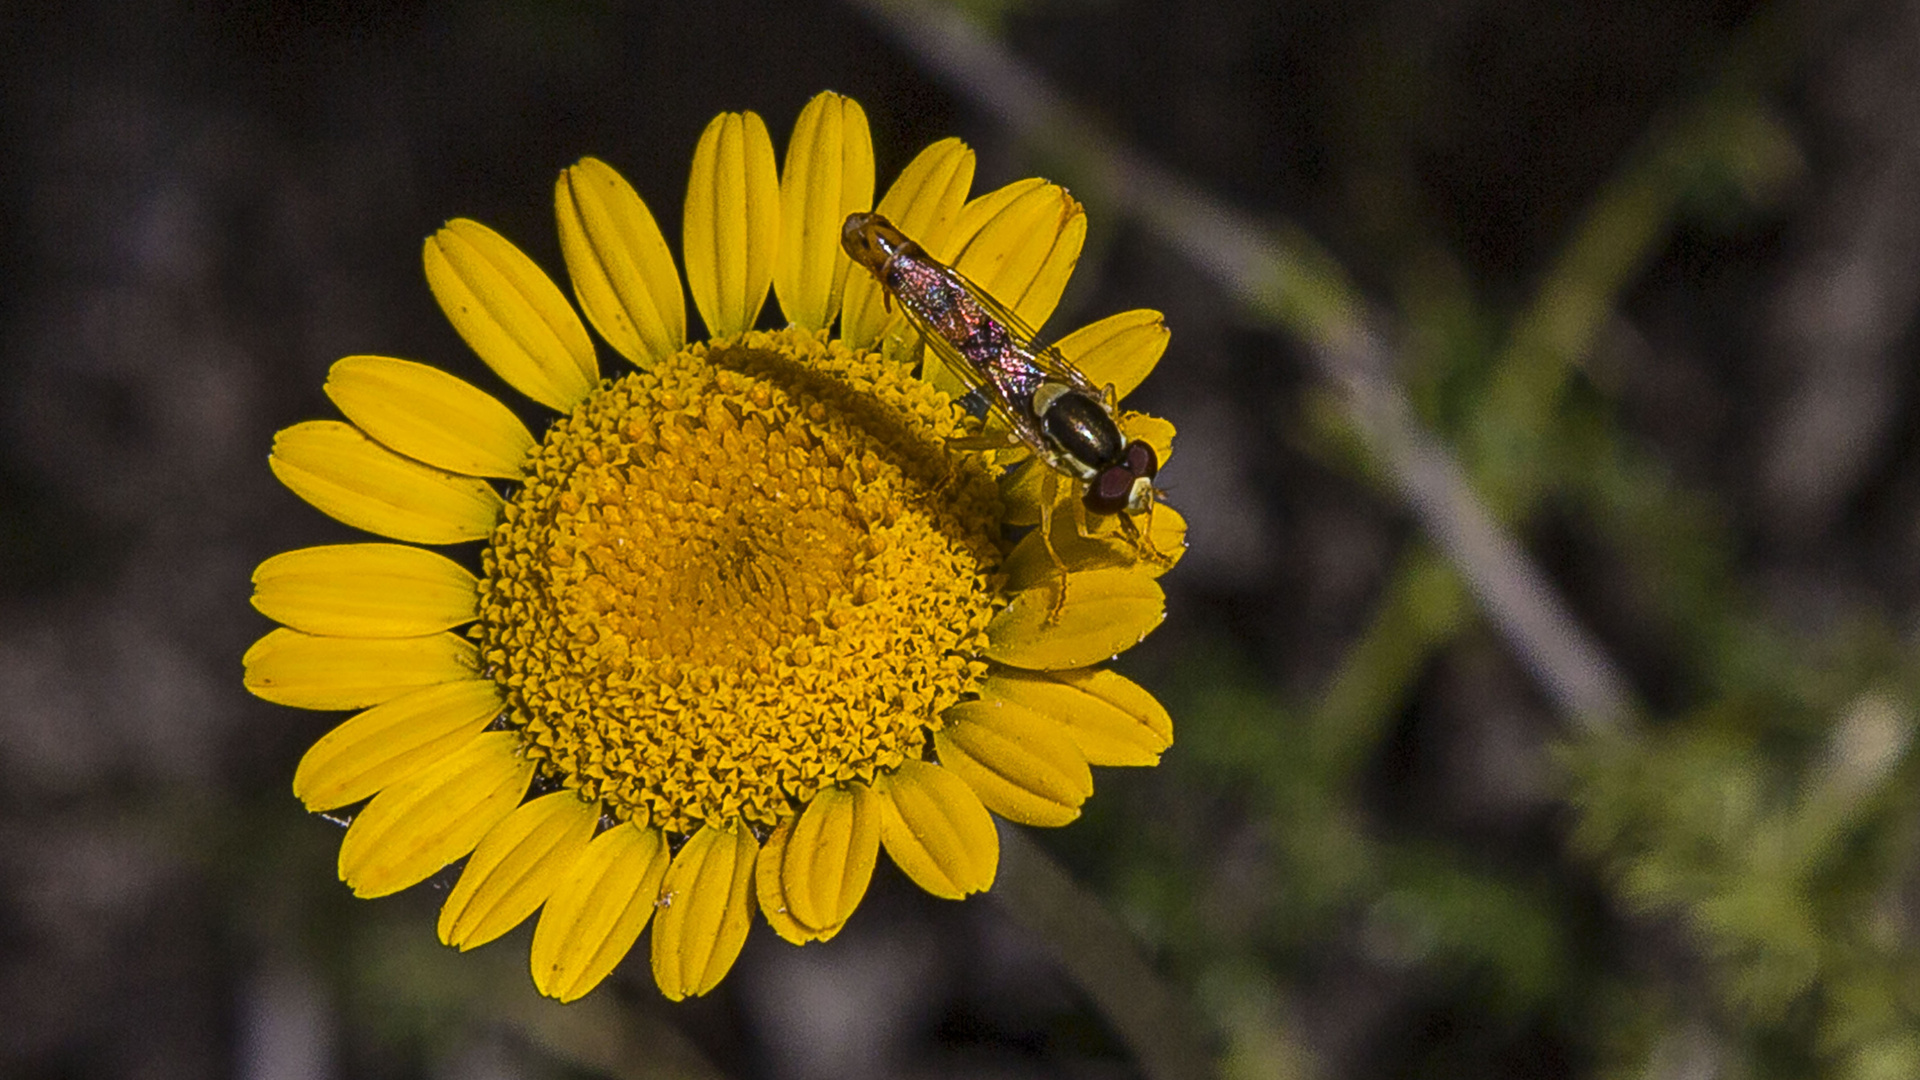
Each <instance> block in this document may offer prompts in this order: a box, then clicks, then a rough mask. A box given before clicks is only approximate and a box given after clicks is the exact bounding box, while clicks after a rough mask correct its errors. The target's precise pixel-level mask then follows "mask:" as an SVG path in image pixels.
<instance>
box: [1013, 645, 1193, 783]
mask: <svg viewBox="0 0 1920 1080" xmlns="http://www.w3.org/2000/svg"><path fill="white" fill-rule="evenodd" d="M980 698H981V700H982V701H998V702H1003V703H1005V704H1006V705H1008V706H1017V707H1019V708H1023V709H1026V710H1028V711H1030V712H1034V713H1038V714H1040V715H1043V716H1049V717H1052V718H1053V719H1055V720H1057V721H1060V722H1061V723H1063V724H1065V725H1066V733H1067V737H1068V738H1069V739H1072V740H1073V745H1074V746H1075V747H1076V748H1078V749H1079V751H1080V753H1081V754H1082V755H1084V756H1085V757H1086V759H1087V763H1088V764H1089V765H1155V764H1158V763H1159V761H1160V752H1161V751H1163V750H1165V749H1166V748H1167V747H1169V746H1171V745H1173V719H1172V718H1171V717H1169V716H1168V715H1167V710H1166V709H1165V708H1163V707H1162V706H1161V704H1160V702H1159V701H1157V700H1155V699H1154V696H1153V695H1152V694H1150V693H1148V692H1147V691H1145V690H1143V689H1141V688H1140V687H1139V686H1138V685H1137V684H1135V683H1132V682H1129V681H1128V680H1127V679H1125V678H1123V677H1121V676H1119V675H1116V674H1114V673H1113V672H1111V671H1107V670H1105V669H1104V668H1081V669H1079V670H1078V671H1058V672H1049V673H1045V674H1041V673H1037V672H1024V671H1012V670H1002V671H997V672H995V673H994V674H992V675H989V676H987V679H986V681H985V682H984V683H982V684H981V686H980Z"/></svg>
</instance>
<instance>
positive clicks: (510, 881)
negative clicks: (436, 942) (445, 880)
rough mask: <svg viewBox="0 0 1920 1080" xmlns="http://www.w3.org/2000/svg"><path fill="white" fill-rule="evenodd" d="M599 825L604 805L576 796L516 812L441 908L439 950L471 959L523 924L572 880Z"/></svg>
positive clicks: (478, 852) (563, 794) (550, 798)
mask: <svg viewBox="0 0 1920 1080" xmlns="http://www.w3.org/2000/svg"><path fill="white" fill-rule="evenodd" d="M599 823H600V804H599V803H597V802H594V803H590V802H587V801H586V800H584V799H582V798H581V797H580V793H579V792H577V791H566V790H562V791H556V792H553V793H552V794H550V795H542V796H540V797H539V798H537V799H533V800H530V801H528V802H525V803H522V804H521V805H519V806H518V807H515V808H514V811H513V813H511V814H508V815H507V816H506V817H505V818H504V819H503V820H502V821H501V822H500V824H498V825H495V826H494V827H493V829H492V830H491V831H490V832H488V833H487V835H486V836H485V837H483V838H482V839H481V841H480V846H479V847H477V848H474V849H473V858H471V859H468V860H467V866H466V869H464V870H462V871H461V872H460V880H459V882H457V883H456V884H455V885H454V887H453V892H452V893H450V894H449V895H448V896H447V902H446V903H445V904H442V905H441V906H440V922H439V926H438V929H439V933H440V942H441V944H443V945H452V946H454V947H455V948H457V949H459V950H460V951H461V952H465V951H467V950H468V949H471V948H473V947H474V946H476V945H485V944H486V943H487V942H489V941H492V940H493V939H494V938H497V937H499V936H500V935H501V934H504V933H506V932H507V931H509V930H511V929H513V928H514V927H516V926H519V925H520V924H521V923H523V922H525V921H526V920H527V916H529V915H532V914H533V913H534V911H536V910H537V909H538V908H539V907H540V905H541V904H544V903H546V902H547V897H548V896H550V895H552V893H553V890H554V888H555V887H556V886H558V885H559V883H560V881H561V879H562V878H564V877H565V876H566V875H568V874H570V873H572V872H573V867H574V863H575V862H577V861H578V860H579V858H580V855H581V853H583V852H584V851H586V849H587V841H589V840H591V839H593V829H594V826H596V825H598V824H599Z"/></svg>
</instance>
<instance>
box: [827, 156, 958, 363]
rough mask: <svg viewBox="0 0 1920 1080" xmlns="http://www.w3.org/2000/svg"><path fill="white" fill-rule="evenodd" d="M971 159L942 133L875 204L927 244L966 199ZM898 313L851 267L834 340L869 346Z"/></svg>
mask: <svg viewBox="0 0 1920 1080" xmlns="http://www.w3.org/2000/svg"><path fill="white" fill-rule="evenodd" d="M973 164H974V162H973V151H972V150H969V149H967V144H966V143H963V142H961V141H960V140H959V139H942V140H940V141H939V142H937V143H934V144H933V145H932V146H929V147H927V148H926V149H925V150H922V151H920V153H919V154H918V155H916V156H915V157H914V159H913V160H912V161H910V162H908V163H907V167H906V168H904V169H902V170H900V176H899V177H898V178H897V179H895V180H894V182H893V186H892V187H890V188H888V189H887V193H886V194H885V195H883V196H881V197H880V205H879V206H878V207H877V208H876V209H877V210H878V211H879V213H880V214H881V215H882V216H884V217H885V218H886V219H887V220H888V221H891V222H893V224H894V226H895V227H896V228H898V229H899V230H900V231H901V232H902V233H903V234H905V235H906V236H907V237H908V238H909V239H912V240H917V241H919V242H920V243H921V244H922V245H923V246H924V245H929V244H931V243H933V242H934V240H935V239H936V238H938V237H940V236H942V235H944V234H945V232H946V229H947V225H948V223H950V222H951V221H952V220H953V217H954V215H955V214H958V213H959V212H960V207H961V206H962V205H963V204H964V203H965V202H966V201H967V191H968V189H969V188H971V187H973ZM927 250H929V251H931V250H933V249H932V248H931V247H928V248H927ZM899 318H900V314H899V313H898V312H889V311H888V310H887V305H886V304H885V303H884V302H883V299H882V293H881V289H880V283H879V282H877V281H875V280H873V275H872V274H868V273H857V274H852V275H851V276H850V277H849V278H848V279H847V291H846V297H845V299H844V301H843V302H842V304H841V313H840V340H842V341H844V342H846V344H847V346H848V347H849V348H854V349H865V348H870V347H871V346H872V345H873V344H874V343H875V342H877V341H879V340H880V338H881V335H882V334H883V333H884V332H885V330H886V328H887V324H888V323H890V322H892V321H894V320H896V319H899Z"/></svg>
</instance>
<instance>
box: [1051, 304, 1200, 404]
mask: <svg viewBox="0 0 1920 1080" xmlns="http://www.w3.org/2000/svg"><path fill="white" fill-rule="evenodd" d="M1172 337H1173V334H1172V333H1171V332H1170V331H1168V330H1167V324H1166V321H1165V319H1164V318H1163V317H1162V316H1161V314H1160V313H1159V312H1157V311H1149V310H1147V309H1145V308H1140V309H1138V310H1134V311H1123V312H1121V313H1119V314H1118V315H1109V316H1107V317H1106V318H1104V319H1101V320H1100V321H1099V322H1096V323H1091V324H1089V325H1087V326H1083V327H1081V328H1080V329H1078V330H1075V331H1074V332H1073V333H1071V334H1068V335H1067V336H1066V337H1063V338H1061V339H1060V340H1059V342H1057V343H1056V344H1057V346H1058V348H1059V349H1060V355H1062V356H1064V357H1066V358H1067V362H1068V363H1070V364H1072V365H1073V366H1074V367H1076V368H1078V369H1079V370H1080V373H1081V374H1083V375H1085V376H1086V377H1087V380H1088V381H1089V382H1091V383H1093V385H1095V386H1097V387H1100V388H1101V389H1105V388H1107V387H1109V386H1111V387H1113V395H1114V396H1113V400H1115V401H1121V400H1124V399H1125V398H1126V396H1127V395H1128V394H1131V393H1133V390H1134V387H1137V386H1139V385H1140V382H1141V380H1143V379H1145V378H1146V377H1147V376H1148V374H1150V373H1151V372H1152V371H1153V368H1154V365H1156V364H1158V363H1159V362H1160V355H1161V354H1162V353H1164V352H1166V351H1167V342H1168V340H1169V339H1171V338H1172Z"/></svg>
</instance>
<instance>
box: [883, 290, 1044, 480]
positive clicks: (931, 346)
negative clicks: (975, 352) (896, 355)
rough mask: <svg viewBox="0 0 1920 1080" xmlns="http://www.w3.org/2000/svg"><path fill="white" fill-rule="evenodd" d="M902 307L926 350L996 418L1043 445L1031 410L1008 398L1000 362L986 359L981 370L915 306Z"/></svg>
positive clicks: (1022, 438)
mask: <svg viewBox="0 0 1920 1080" xmlns="http://www.w3.org/2000/svg"><path fill="white" fill-rule="evenodd" d="M901 307H902V308H904V309H905V310H906V312H907V321H908V322H911V323H912V324H913V328H914V329H915V330H917V331H919V332H920V339H921V340H922V341H923V342H925V343H926V346H927V348H928V350H930V351H931V352H932V353H933V354H934V355H935V356H938V357H939V358H940V362H941V363H943V364H945V365H946V366H947V370H948V371H950V372H952V373H953V376H954V378H956V379H958V380H960V385H961V386H964V387H966V389H967V391H968V392H969V393H973V394H978V395H979V396H980V400H982V401H984V402H986V404H987V411H988V412H989V413H990V414H992V416H993V418H994V419H995V420H998V421H999V422H1000V423H1001V424H1002V425H1004V426H1005V427H1006V428H1007V429H1008V430H1009V431H1011V432H1013V434H1014V435H1015V437H1017V438H1018V439H1019V440H1020V441H1021V442H1023V443H1026V444H1027V445H1028V446H1029V447H1039V446H1044V445H1045V439H1046V436H1045V434H1044V433H1043V432H1042V431H1041V430H1040V425H1039V423H1038V422H1037V421H1036V420H1035V419H1034V417H1033V414H1032V412H1031V410H1027V409H1020V408H1016V407H1015V406H1014V405H1013V403H1012V401H1011V400H1010V398H1009V395H1008V390H1009V383H1008V380H1007V379H1006V375H1007V374H1008V371H1007V369H1006V367H1005V366H1004V365H1003V364H1001V363H999V362H987V363H986V364H984V365H983V366H984V368H985V370H982V367H981V366H976V365H975V364H974V362H973V361H972V360H969V359H968V358H967V356H966V355H965V354H964V353H962V352H961V351H960V349H959V347H958V346H956V345H954V343H953V342H951V341H949V340H947V338H946V337H944V336H942V335H941V334H940V332H939V331H938V330H936V329H935V328H934V327H933V326H932V325H930V324H929V323H928V322H927V319H926V317H925V316H924V315H922V314H921V313H920V312H919V311H918V310H917V309H916V308H914V307H913V306H912V305H908V304H902V305H901Z"/></svg>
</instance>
